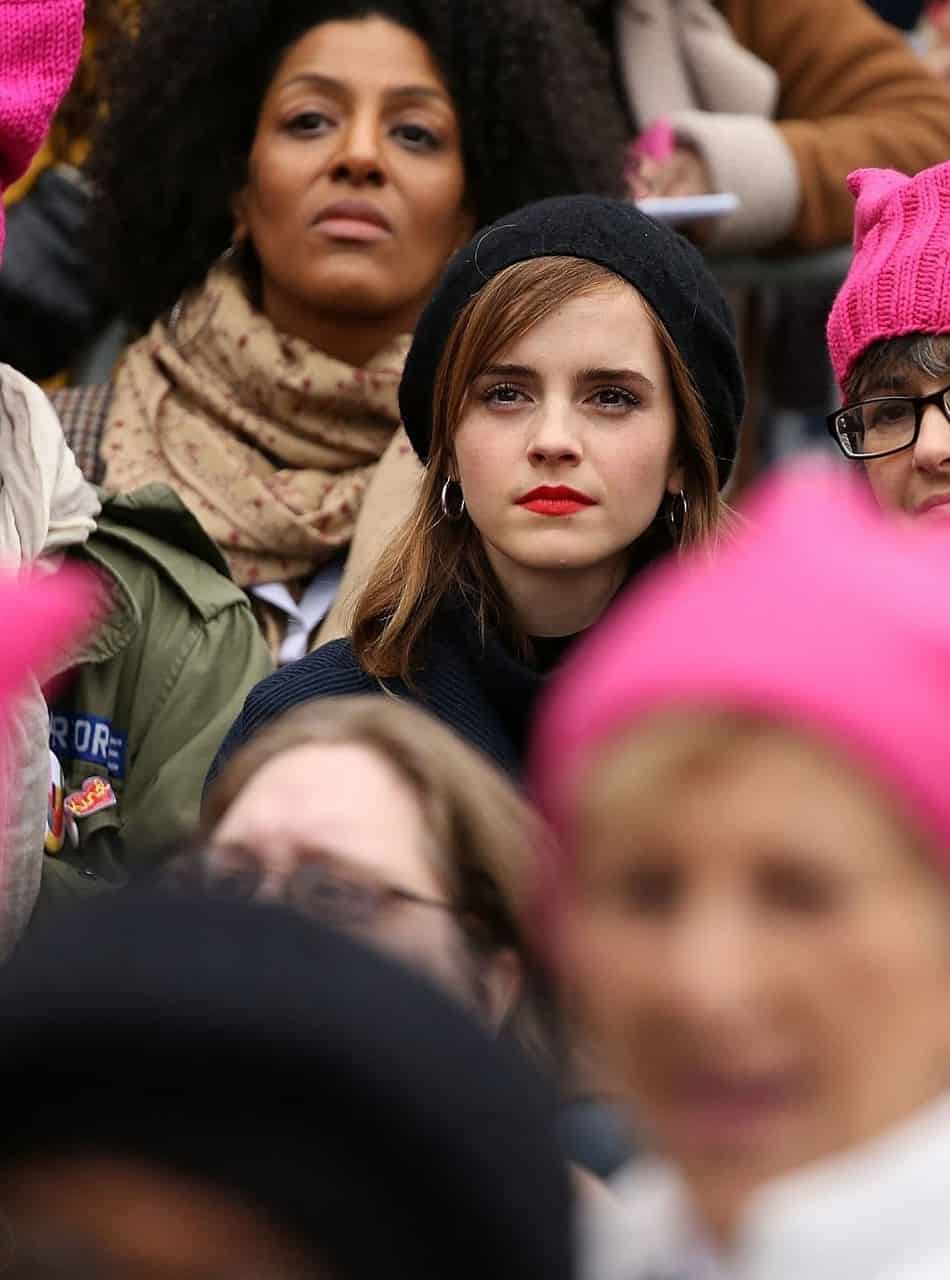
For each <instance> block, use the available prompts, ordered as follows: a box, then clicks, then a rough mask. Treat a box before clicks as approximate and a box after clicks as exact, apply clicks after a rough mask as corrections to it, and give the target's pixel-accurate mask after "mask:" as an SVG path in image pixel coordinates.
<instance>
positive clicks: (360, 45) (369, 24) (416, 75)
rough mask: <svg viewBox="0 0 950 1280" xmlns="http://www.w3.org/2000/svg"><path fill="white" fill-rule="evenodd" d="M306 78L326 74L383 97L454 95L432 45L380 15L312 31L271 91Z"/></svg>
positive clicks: (289, 55) (288, 57) (294, 48)
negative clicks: (420, 92)
mask: <svg viewBox="0 0 950 1280" xmlns="http://www.w3.org/2000/svg"><path fill="white" fill-rule="evenodd" d="M306 75H317V76H325V77H327V79H328V80H331V81H333V82H335V83H336V84H338V85H340V86H347V87H350V88H356V87H360V88H363V89H366V90H369V89H372V90H375V91H377V92H379V93H380V94H386V93H398V92H402V91H405V90H406V89H408V88H413V87H419V88H425V89H428V90H438V91H440V92H441V93H442V94H444V95H445V96H448V91H447V89H446V87H445V83H444V81H443V79H442V76H441V75H440V73H439V69H438V67H437V66H436V63H435V59H434V58H433V56H432V51H431V50H430V48H429V46H428V45H427V44H426V42H425V41H424V40H423V39H422V38H421V37H420V36H418V35H416V33H415V32H414V31H410V30H409V29H408V27H403V26H400V25H399V23H397V22H393V21H392V20H391V19H389V18H384V17H381V16H379V15H375V16H373V17H368V18H351V19H341V20H338V21H330V22H321V23H320V24H319V26H315V27H311V29H310V30H309V31H307V32H306V33H305V34H304V35H302V36H301V37H300V38H299V39H298V40H297V41H295V43H294V44H292V45H291V46H290V48H289V49H288V50H287V51H286V53H285V54H284V56H283V58H282V59H281V61H280V64H279V66H278V68H277V72H276V74H275V76H274V79H273V81H272V83H271V86H270V87H271V91H273V90H276V89H280V88H282V87H284V86H286V84H287V82H288V81H290V80H293V79H294V78H295V77H297V76H306Z"/></svg>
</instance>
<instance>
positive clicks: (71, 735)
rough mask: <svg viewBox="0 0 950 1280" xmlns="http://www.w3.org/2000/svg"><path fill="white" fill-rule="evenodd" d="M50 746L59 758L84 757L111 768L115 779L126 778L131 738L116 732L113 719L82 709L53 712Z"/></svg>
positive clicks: (88, 761) (87, 762)
mask: <svg viewBox="0 0 950 1280" xmlns="http://www.w3.org/2000/svg"><path fill="white" fill-rule="evenodd" d="M49 745H50V750H51V751H55V752H56V754H57V755H58V756H59V758H60V760H64V761H65V760H83V761H85V762H86V764H95V765H99V767H100V768H102V769H106V770H108V772H109V774H110V775H111V776H112V777H113V778H118V779H120V780H124V779H125V757H126V748H127V746H128V737H127V735H126V734H124V733H117V732H116V730H115V729H113V727H112V721H111V720H105V719H103V718H102V717H101V716H91V715H83V714H82V712H61V711H54V712H53V713H52V715H51V716H50V722H49Z"/></svg>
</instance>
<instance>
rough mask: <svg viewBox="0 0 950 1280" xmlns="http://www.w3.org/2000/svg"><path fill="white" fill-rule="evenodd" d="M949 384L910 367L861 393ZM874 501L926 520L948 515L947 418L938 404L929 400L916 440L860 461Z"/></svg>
mask: <svg viewBox="0 0 950 1280" xmlns="http://www.w3.org/2000/svg"><path fill="white" fill-rule="evenodd" d="M948 384H950V377H948V376H947V375H946V374H944V375H943V376H942V377H940V378H928V377H927V376H926V374H924V373H921V372H919V371H916V370H913V371H909V372H908V373H907V375H906V376H905V377H904V378H899V379H896V380H895V379H888V385H887V386H886V387H882V388H878V389H875V388H872V389H871V390H870V391H868V392H867V393H866V394H865V395H864V396H862V399H871V398H872V397H874V396H881V395H909V396H925V395H930V394H931V392H934V391H939V390H940V389H941V388H942V387H946V386H947V385H948ZM864 467H865V471H866V473H867V477H868V481H869V483H870V485H871V489H872V491H873V493H874V496H875V498H876V499H877V501H878V504H879V505H880V506H881V507H883V508H884V509H885V510H888V511H898V512H902V513H903V514H904V515H909V516H913V517H915V518H921V519H927V520H945V519H947V518H948V517H950V422H948V421H947V418H946V415H945V414H944V413H943V412H942V410H941V409H940V407H939V406H938V405H927V407H926V408H925V409H924V413H923V418H922V419H921V423H920V434H919V435H918V437H917V442H916V444H914V445H913V446H912V447H911V448H909V449H904V450H902V451H901V452H900V453H893V454H891V455H890V457H887V458H872V459H870V460H869V461H867V462H865V463H864Z"/></svg>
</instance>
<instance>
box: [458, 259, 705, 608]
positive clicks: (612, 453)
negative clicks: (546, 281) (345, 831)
mask: <svg viewBox="0 0 950 1280" xmlns="http://www.w3.org/2000/svg"><path fill="white" fill-rule="evenodd" d="M676 435H677V432H676V410H675V404H674V399H673V392H672V387H671V383H670V375H669V371H668V368H667V364H666V360H665V357H664V355H663V351H662V348H661V347H660V343H659V340H658V338H657V336H656V333H655V332H654V330H653V326H652V324H651V321H650V318H649V316H648V313H647V311H646V308H645V306H644V303H643V302H642V300H641V298H640V296H639V294H637V293H636V292H635V291H634V290H633V289H632V288H629V287H628V286H626V285H623V284H617V285H615V284H612V283H606V284H605V285H604V286H603V287H601V288H598V289H597V290H596V291H594V292H592V293H590V294H589V295H586V296H580V297H575V298H572V299H571V300H569V301H568V302H567V303H565V304H564V306H562V307H561V308H559V309H558V311H557V312H556V313H554V314H553V315H550V316H548V317H547V318H546V319H545V320H543V321H541V322H540V323H539V324H537V325H536V326H535V327H534V328H533V329H531V330H530V331H529V332H528V333H527V334H525V336H524V337H522V338H520V339H518V340H517V341H516V342H514V343H513V344H512V345H511V346H510V347H509V348H508V349H507V350H505V351H503V352H502V353H501V354H500V355H499V356H498V357H497V359H496V360H494V361H493V363H492V364H491V365H490V366H489V367H488V368H487V369H485V370H484V371H483V372H482V373H481V374H480V375H479V377H478V378H476V380H475V382H474V383H473V384H472V387H471V389H470V392H469V395H468V399H467V401H466V405H465V408H464V410H463V414H462V420H461V422H460V424H459V427H458V430H457V432H456V436H455V440H454V452H455V463H456V467H457V472H458V479H459V482H460V484H461V487H462V492H463V493H464V496H465V502H466V506H467V510H468V514H469V516H470V517H471V519H472V520H473V522H474V523H475V525H476V526H477V528H478V531H479V533H480V534H481V536H482V540H483V542H484V544H485V549H486V552H487V554H488V558H489V560H490V561H491V564H492V567H493V568H494V570H495V572H496V573H497V575H498V577H499V580H500V581H501V583H502V585H503V586H504V587H505V588H506V590H507V591H508V593H509V595H510V596H512V598H513V599H514V600H515V601H516V602H517V599H518V596H519V592H521V591H523V588H524V584H525V583H526V582H528V581H531V582H533V584H534V587H535V589H537V588H541V589H543V590H546V591H547V592H548V593H549V594H553V595H554V596H558V595H561V594H562V593H563V591H564V587H565V585H566V583H567V581H568V579H570V581H571V586H572V589H573V590H579V591H583V586H582V583H583V580H584V579H589V580H591V581H592V582H594V583H601V584H602V586H603V594H604V596H605V598H604V599H603V601H602V602H601V603H602V604H606V603H607V601H608V600H609V598H610V596H611V595H612V594H613V592H614V591H616V589H617V587H618V586H619V585H620V583H621V581H622V580H623V577H624V575H625V571H626V566H627V561H628V552H629V548H630V545H631V544H632V543H633V542H635V541H636V539H637V538H638V537H639V536H640V535H641V534H642V533H643V532H644V531H645V529H646V528H647V526H648V525H649V524H650V522H651V521H652V520H653V519H654V517H655V516H656V514H657V511H658V508H659V507H660V504H661V502H662V500H663V498H664V497H665V495H666V494H667V492H678V491H679V489H680V488H681V487H682V473H681V470H680V468H679V467H678V466H677V458H676ZM592 620H593V619H589V621H592Z"/></svg>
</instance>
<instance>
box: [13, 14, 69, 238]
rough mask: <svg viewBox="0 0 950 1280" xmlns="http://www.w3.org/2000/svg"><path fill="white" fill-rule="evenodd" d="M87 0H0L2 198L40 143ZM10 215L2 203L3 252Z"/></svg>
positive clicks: (65, 82) (64, 82)
mask: <svg viewBox="0 0 950 1280" xmlns="http://www.w3.org/2000/svg"><path fill="white" fill-rule="evenodd" d="M82 23H83V0H0V197H2V195H3V192H4V190H5V189H6V188H7V187H9V186H10V185H11V184H12V183H14V182H16V180H17V179H18V178H20V177H22V175H23V174H24V173H26V171H27V169H28V168H29V166H30V161H31V160H32V159H33V157H34V155H35V154H36V152H37V151H38V150H39V148H40V144H41V143H42V141H43V139H44V137H45V136H46V131H47V130H48V129H49V125H50V120H51V119H52V118H53V113H54V112H55V110H56V108H57V107H58V106H59V103H60V100H61V99H62V97H63V95H64V94H65V92H66V90H67V89H68V88H69V84H70V81H71V80H72V78H73V73H74V72H75V70H76V63H77V62H78V61H79V54H80V52H81V50H82ZM5 232H6V220H5V218H4V213H3V205H2V203H0V257H2V256H3V241H4V236H5Z"/></svg>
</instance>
